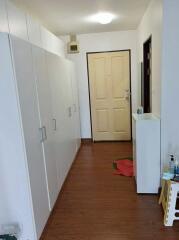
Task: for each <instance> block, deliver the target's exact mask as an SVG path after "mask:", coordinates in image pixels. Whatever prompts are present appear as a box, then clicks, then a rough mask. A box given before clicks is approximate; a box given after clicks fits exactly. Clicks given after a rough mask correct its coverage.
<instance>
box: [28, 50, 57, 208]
mask: <svg viewBox="0 0 179 240" xmlns="http://www.w3.org/2000/svg"><path fill="white" fill-rule="evenodd" d="M32 49H33V61H34V70H35V74H36V82H37V90H38V99H39V109H40V118H41V128H42V127H44V128H45V131H46V139H44V141H43V149H44V158H45V166H46V176H47V185H48V191H49V207H50V209H52V208H53V206H54V204H55V201H56V199H57V196H58V193H59V187H58V178H57V166H56V158H55V154H54V146H53V138H54V133H53V126H52V106H51V95H50V86H49V81H48V76H47V68H46V59H45V51H44V50H43V49H40V48H38V47H34V46H33V47H32Z"/></svg>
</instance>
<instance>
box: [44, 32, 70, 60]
mask: <svg viewBox="0 0 179 240" xmlns="http://www.w3.org/2000/svg"><path fill="white" fill-rule="evenodd" d="M41 39H42V47H43V48H44V49H46V50H47V51H49V52H51V53H54V54H57V55H59V56H62V57H64V56H65V47H64V42H63V41H62V40H61V39H59V38H58V37H56V36H55V35H54V34H52V33H51V32H50V31H48V30H47V29H46V28H44V27H41Z"/></svg>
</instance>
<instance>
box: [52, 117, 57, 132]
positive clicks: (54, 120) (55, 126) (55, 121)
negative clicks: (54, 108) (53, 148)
mask: <svg viewBox="0 0 179 240" xmlns="http://www.w3.org/2000/svg"><path fill="white" fill-rule="evenodd" d="M53 122H54V129H53V130H54V131H57V120H56V119H55V118H53Z"/></svg>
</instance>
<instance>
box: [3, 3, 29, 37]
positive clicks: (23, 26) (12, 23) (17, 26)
mask: <svg viewBox="0 0 179 240" xmlns="http://www.w3.org/2000/svg"><path fill="white" fill-rule="evenodd" d="M7 13H8V20H9V31H10V33H11V34H12V35H15V36H17V37H19V38H21V39H24V40H26V41H28V34H27V20H26V14H25V13H24V12H22V11H21V10H19V9H18V8H16V7H15V6H14V5H13V4H12V3H11V2H10V1H8V0H7Z"/></svg>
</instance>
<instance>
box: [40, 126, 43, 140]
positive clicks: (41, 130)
mask: <svg viewBox="0 0 179 240" xmlns="http://www.w3.org/2000/svg"><path fill="white" fill-rule="evenodd" d="M39 131H40V132H41V139H40V142H43V141H44V134H43V127H41V128H39Z"/></svg>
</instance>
